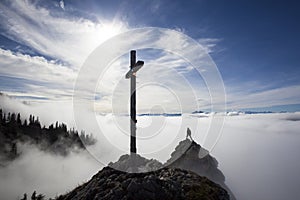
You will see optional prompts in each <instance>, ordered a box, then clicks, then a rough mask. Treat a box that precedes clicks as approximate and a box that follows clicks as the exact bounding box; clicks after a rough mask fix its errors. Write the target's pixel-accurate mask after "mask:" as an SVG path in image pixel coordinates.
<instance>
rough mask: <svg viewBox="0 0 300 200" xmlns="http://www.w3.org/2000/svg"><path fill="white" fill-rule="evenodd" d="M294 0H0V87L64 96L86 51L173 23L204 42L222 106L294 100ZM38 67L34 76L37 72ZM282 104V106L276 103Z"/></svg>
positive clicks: (298, 70) (297, 95)
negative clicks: (221, 87)
mask: <svg viewBox="0 0 300 200" xmlns="http://www.w3.org/2000/svg"><path fill="white" fill-rule="evenodd" d="M299 6H300V3H299V2H298V1H286V2H283V1H215V0H212V1H200V0H198V1H194V0H191V1H169V0H166V1H156V0H154V1H132V0H131V1H96V0H95V1H79V0H72V1H71V0H70V1H68V0H65V1H39V0H36V1H19V0H18V1H13V2H11V1H2V2H1V3H0V11H1V12H0V19H1V22H0V30H1V34H0V48H1V54H0V57H1V61H0V67H1V68H0V80H1V84H0V91H2V92H3V93H7V94H9V95H11V96H19V97H30V98H28V99H27V100H32V99H34V100H36V99H39V100H40V99H42V100H45V99H48V100H50V101H54V100H57V99H69V98H70V96H72V89H73V84H70V83H73V82H74V80H75V79H76V75H77V73H78V70H79V69H80V66H81V65H82V63H83V62H84V60H85V58H86V57H87V56H88V55H89V53H91V52H92V50H93V49H94V48H96V47H97V46H98V45H99V44H101V43H102V42H104V41H105V40H106V39H108V38H110V37H111V36H114V35H116V34H118V33H121V32H123V31H127V30H130V29H132V28H142V27H148V26H154V27H163V28H170V29H175V30H178V31H180V32H183V33H184V34H186V35H188V36H190V37H192V38H193V39H195V40H197V41H199V42H200V43H201V44H202V45H203V46H205V48H207V50H208V53H209V55H210V56H211V57H212V59H213V60H214V62H215V63H216V65H217V67H218V69H219V71H220V73H221V75H222V78H223V80H224V84H225V88H226V92H227V102H228V108H229V109H232V110H236V109H242V108H256V107H262V108H265V107H272V106H280V105H289V104H296V106H293V108H294V110H299V108H300V106H297V104H300V102H299V99H300V79H299V77H300V60H299V59H298V57H299V52H300V39H299V38H298V37H299V35H300V26H299V21H300V13H299V12H298V9H299ZM36 74H39V77H37V76H36ZM282 109H283V110H284V107H282Z"/></svg>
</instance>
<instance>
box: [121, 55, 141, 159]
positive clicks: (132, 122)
mask: <svg viewBox="0 0 300 200" xmlns="http://www.w3.org/2000/svg"><path fill="white" fill-rule="evenodd" d="M143 65H144V61H140V60H139V61H137V62H136V51H135V50H132V51H130V70H129V71H128V72H127V73H126V75H125V78H126V79H129V78H130V154H136V123H137V120H136V73H137V71H138V70H139V69H141V68H142V67H143Z"/></svg>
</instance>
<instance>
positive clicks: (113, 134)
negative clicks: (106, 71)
mask: <svg viewBox="0 0 300 200" xmlns="http://www.w3.org/2000/svg"><path fill="white" fill-rule="evenodd" d="M16 102H18V100H11V99H10V98H7V99H6V101H4V100H3V99H2V101H1V105H5V106H6V108H7V111H14V112H21V115H22V116H24V115H27V114H29V113H33V114H35V115H37V116H39V117H40V120H41V121H42V123H44V124H46V125H47V124H49V123H51V122H54V120H55V119H56V117H57V120H59V121H60V120H62V121H63V122H65V123H67V124H68V125H72V123H73V122H72V120H73V119H72V107H71V106H70V105H69V107H68V106H67V105H68V104H67V103H66V104H61V105H64V106H62V107H61V106H59V104H54V103H53V104H52V106H53V107H51V108H52V109H51V111H52V112H49V109H45V107H44V106H48V108H49V106H50V104H44V105H43V104H36V105H35V104H29V105H28V104H18V103H16ZM42 105H43V106H42ZM46 111H47V112H46ZM24 113H26V114H24ZM59 113H65V114H64V115H65V116H64V115H60V114H59ZM197 115H199V117H198V116H197ZM215 115H217V117H222V116H225V124H224V127H223V130H222V135H221V137H220V140H219V141H218V143H217V145H216V146H215V148H214V149H213V150H212V152H211V154H212V155H213V156H214V157H216V159H217V160H218V161H219V165H220V166H219V167H220V169H221V170H222V172H223V173H224V175H225V177H226V184H227V185H228V186H229V188H230V189H231V190H232V191H233V193H234V194H235V195H236V197H237V199H243V200H250V199H257V200H264V199H273V200H281V199H298V198H299V193H298V186H299V185H300V182H299V180H300V176H299V175H298V174H299V173H298V169H299V168H300V158H299V156H298V154H297V152H298V150H299V144H300V135H299V129H300V124H299V119H300V113H299V112H298V113H271V114H239V115H238V114H236V115H234V114H232V115H231V114H230V115H231V116H228V115H223V114H220V113H219V114H215ZM213 116H214V114H209V115H205V116H204V114H194V115H183V117H180V116H177V117H163V116H157V117H151V116H138V132H137V133H138V135H139V139H138V151H139V152H140V153H142V156H145V157H147V158H155V159H158V160H160V161H161V162H164V161H166V159H168V158H169V156H170V153H171V152H172V151H173V150H174V147H175V146H176V145H177V144H178V142H179V141H180V140H183V139H184V138H185V134H186V132H185V131H186V127H190V128H191V129H192V136H193V138H194V139H195V140H196V141H197V142H198V143H200V144H201V145H202V146H204V147H206V146H205V144H206V143H205V133H206V132H207V130H208V129H209V124H210V120H211V119H212V117H213ZM44 119H46V120H44ZM43 120H44V121H43ZM97 120H98V123H99V124H94V125H93V126H92V125H90V124H89V123H90V121H89V120H87V119H84V115H83V118H82V121H83V122H84V123H82V124H81V125H82V127H86V128H87V132H88V133H89V132H92V133H94V136H95V137H97V138H98V142H97V143H96V145H95V146H93V147H90V148H88V150H89V151H90V153H91V154H89V153H87V152H82V153H79V154H71V155H70V156H68V157H60V156H54V155H50V154H47V153H43V152H40V151H38V150H37V149H36V148H34V147H32V146H23V147H22V149H23V153H22V155H21V157H20V158H19V159H17V160H15V161H14V162H12V163H11V164H10V165H8V166H6V167H4V168H1V169H0V180H1V181H0V186H1V187H0V194H1V197H3V198H4V199H13V198H16V197H22V195H23V193H25V192H27V193H32V192H33V191H34V190H37V191H38V192H41V193H44V194H46V195H47V197H54V196H56V195H58V194H61V193H64V192H66V191H67V190H71V189H72V188H74V187H76V186H77V185H78V184H81V183H83V182H84V181H86V180H88V179H89V178H91V176H92V175H93V174H95V173H96V172H97V171H99V170H100V169H101V168H102V167H103V164H107V163H108V162H109V161H116V160H117V159H118V157H119V156H120V155H121V154H125V153H128V142H129V139H128V138H129V137H128V135H126V131H127V132H128V127H129V123H128V122H129V120H128V117H126V116H121V117H120V118H114V116H112V115H99V116H97ZM198 120H199V121H198ZM195 122H199V125H200V126H199V127H198V128H197V129H196V127H195ZM98 126H100V127H101V131H102V132H103V133H104V135H100V136H101V137H102V138H101V137H100V136H99V135H98V134H101V132H97V130H99V127H98ZM124 131H125V134H124ZM153 132H155V134H157V135H155V134H153ZM103 138H104V139H105V140H104V139H103ZM115 138H118V141H116V140H115ZM109 145H111V146H110V147H111V148H112V149H110V151H109V152H108V151H106V150H107V149H108V147H109ZM92 155H93V156H95V157H93V156H92ZM95 158H96V159H98V160H100V161H101V162H98V161H96V159H95ZM102 163H103V164H102Z"/></svg>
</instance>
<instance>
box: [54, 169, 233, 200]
mask: <svg viewBox="0 0 300 200" xmlns="http://www.w3.org/2000/svg"><path fill="white" fill-rule="evenodd" d="M71 199H72V200H79V199H80V200H88V199H89V200H92V199H101V200H115V199H122V200H129V199H134V200H135V199H136V200H139V199H143V200H148V199H149V200H154V199H164V200H177V199H178V200H179V199H180V200H181V199H182V200H185V199H195V200H196V199H197V200H199V199H202V200H228V199H229V195H228V193H227V191H226V190H225V189H223V188H222V187H220V186H219V185H218V184H215V183H214V182H212V181H210V180H209V179H207V178H205V177H201V176H199V175H197V174H196V173H193V172H190V171H186V170H182V169H171V168H162V169H160V170H157V171H152V172H147V173H127V172H122V171H118V170H115V169H113V168H110V167H105V168H103V169H102V170H101V171H100V172H98V173H97V174H96V175H94V176H93V178H92V179H91V180H90V181H88V182H87V183H85V184H83V185H81V186H79V187H77V188H75V189H74V190H73V191H71V192H69V193H67V194H65V195H61V196H59V197H58V198H57V200H71Z"/></svg>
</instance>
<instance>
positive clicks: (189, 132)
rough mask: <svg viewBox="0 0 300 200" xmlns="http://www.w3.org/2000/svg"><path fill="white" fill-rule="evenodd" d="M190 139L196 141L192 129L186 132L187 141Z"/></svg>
mask: <svg viewBox="0 0 300 200" xmlns="http://www.w3.org/2000/svg"><path fill="white" fill-rule="evenodd" d="M188 138H190V139H191V140H192V141H194V140H193V138H192V132H191V129H190V128H187V130H186V139H188Z"/></svg>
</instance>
